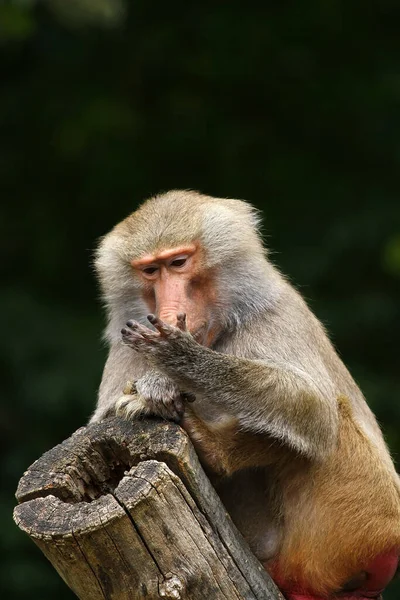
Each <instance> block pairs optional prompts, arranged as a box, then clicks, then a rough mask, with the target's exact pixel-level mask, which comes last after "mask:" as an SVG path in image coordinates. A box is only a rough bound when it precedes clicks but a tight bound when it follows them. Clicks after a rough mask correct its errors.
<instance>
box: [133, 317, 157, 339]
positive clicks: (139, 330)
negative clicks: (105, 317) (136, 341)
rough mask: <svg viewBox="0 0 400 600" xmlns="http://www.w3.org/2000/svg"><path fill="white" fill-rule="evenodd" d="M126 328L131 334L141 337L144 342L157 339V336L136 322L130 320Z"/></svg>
mask: <svg viewBox="0 0 400 600" xmlns="http://www.w3.org/2000/svg"><path fill="white" fill-rule="evenodd" d="M126 326H127V327H129V329H130V330H131V331H132V332H133V334H138V335H141V336H142V338H144V339H145V340H153V339H155V338H158V337H159V334H158V333H156V332H154V331H151V329H149V328H148V327H145V326H144V325H141V324H140V323H138V322H137V321H133V320H130V321H128V322H127V324H126Z"/></svg>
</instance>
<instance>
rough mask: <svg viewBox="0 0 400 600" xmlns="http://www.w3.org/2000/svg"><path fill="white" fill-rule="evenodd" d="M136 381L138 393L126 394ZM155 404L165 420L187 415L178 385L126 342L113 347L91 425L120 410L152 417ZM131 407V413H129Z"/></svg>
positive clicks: (158, 412)
mask: <svg viewBox="0 0 400 600" xmlns="http://www.w3.org/2000/svg"><path fill="white" fill-rule="evenodd" d="M132 380H134V381H135V385H134V388H136V391H135V392H134V393H132V394H129V393H125V395H123V389H124V387H125V386H126V384H127V382H128V381H132ZM189 400H191V398H189ZM154 403H156V404H157V409H158V410H157V412H156V414H158V415H159V416H162V417H164V418H167V419H168V418H169V419H171V418H172V419H174V420H179V418H180V416H181V414H182V413H183V400H182V397H181V392H180V391H179V388H178V386H177V384H176V383H174V382H173V381H172V380H171V379H170V378H169V377H167V376H166V375H165V374H163V373H160V372H159V371H156V370H155V369H154V368H153V369H152V367H151V365H149V363H148V362H147V361H146V360H145V358H144V357H143V356H141V355H139V354H138V353H137V352H132V350H131V349H130V348H128V347H127V346H126V345H124V344H123V343H122V341H121V342H117V343H114V344H112V346H111V349H110V353H109V355H108V359H107V362H106V364H105V367H104V371H103V377H102V380H101V384H100V389H99V397H98V403H97V407H96V410H95V412H94V413H93V415H92V417H91V419H90V420H91V422H94V421H101V420H102V419H104V418H106V417H107V416H110V415H112V414H114V415H115V413H116V412H118V411H120V412H122V413H124V412H128V413H129V414H130V416H139V415H141V414H149V413H150V414H151V413H153V412H154V411H153V410H152V408H153V404H154ZM127 405H129V411H125V407H126V406H127Z"/></svg>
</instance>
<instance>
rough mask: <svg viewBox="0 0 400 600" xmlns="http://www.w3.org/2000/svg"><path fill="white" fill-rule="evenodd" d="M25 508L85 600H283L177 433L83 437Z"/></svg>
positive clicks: (28, 526)
mask: <svg viewBox="0 0 400 600" xmlns="http://www.w3.org/2000/svg"><path fill="white" fill-rule="evenodd" d="M17 499H18V501H19V503H20V504H19V506H17V507H16V508H15V511H14V519H15V521H16V523H17V525H18V526H19V527H20V528H21V529H22V530H23V531H25V532H26V533H27V534H28V535H29V536H30V537H31V538H32V540H33V541H34V542H35V543H36V544H37V545H38V546H39V548H40V549H41V550H42V551H43V553H44V554H45V555H46V557H47V558H48V559H49V560H50V562H51V563H52V564H53V566H54V567H55V568H56V569H57V571H58V573H59V574H60V575H61V577H62V578H63V579H64V581H65V582H66V583H67V585H68V586H69V587H70V588H71V589H72V591H73V592H74V593H75V594H76V595H77V596H78V597H79V598H81V599H82V600H98V599H112V600H125V599H126V600H128V599H130V600H132V599H134V600H136V599H137V600H139V599H146V600H149V599H151V600H152V599H158V598H166V599H171V600H172V599H177V600H188V599H191V600H192V599H193V600H214V599H215V600H220V599H221V600H222V599H224V600H242V599H246V600H247V599H248V600H283V597H282V595H281V594H280V593H279V591H278V590H277V588H276V587H275V585H274V583H273V582H272V580H271V579H270V578H269V576H268V574H267V573H266V572H265V570H264V569H263V568H262V566H261V564H260V563H259V562H258V561H257V559H256V558H255V557H254V555H253V554H252V553H251V552H250V550H249V548H248V546H247V544H246V542H245V541H244V540H243V538H242V536H241V535H240V533H239V532H238V531H237V529H236V528H235V526H234V525H233V523H232V521H231V520H230V518H229V516H228V515H227V513H226V510H225V509H224V507H223V505H222V504H221V502H220V500H219V498H218V496H217V494H216V492H215V490H214V489H213V487H212V486H211V484H210V482H209V480H208V478H207V477H206V475H205V473H204V471H203V469H202V468H201V466H200V463H199V461H198V458H197V456H196V453H195V451H194V449H193V446H192V444H191V443H190V441H189V439H188V437H187V435H186V434H185V432H184V431H183V430H182V429H180V427H179V426H177V425H175V424H174V423H167V422H160V421H156V420H146V421H137V422H134V423H131V422H127V421H124V420H122V419H119V418H113V419H109V420H107V421H104V422H102V423H96V424H91V425H89V426H88V427H86V428H82V429H79V430H78V431H77V432H76V433H74V434H73V435H72V436H71V437H70V438H69V439H68V440H66V441H65V442H63V443H62V444H60V445H59V446H56V447H55V448H53V449H52V450H50V451H49V452H47V453H46V454H44V455H43V456H42V458H40V459H39V460H37V461H36V462H35V463H34V464H33V465H32V466H31V467H30V468H29V469H28V471H26V473H25V474H24V475H23V477H22V479H21V480H20V482H19V485H18V490H17Z"/></svg>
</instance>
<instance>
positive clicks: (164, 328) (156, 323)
mask: <svg viewBox="0 0 400 600" xmlns="http://www.w3.org/2000/svg"><path fill="white" fill-rule="evenodd" d="M147 319H148V320H149V321H150V323H151V324H152V325H153V327H155V328H156V329H157V331H159V332H160V334H161V335H162V336H165V337H166V336H169V335H171V333H172V332H173V331H174V328H173V327H171V325H167V323H164V321H161V319H159V318H158V317H156V316H155V315H147Z"/></svg>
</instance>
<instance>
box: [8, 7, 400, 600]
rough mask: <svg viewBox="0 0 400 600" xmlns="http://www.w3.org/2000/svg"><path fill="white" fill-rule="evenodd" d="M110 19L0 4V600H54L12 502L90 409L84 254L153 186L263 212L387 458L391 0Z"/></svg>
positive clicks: (398, 97)
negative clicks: (372, 417) (374, 418)
mask: <svg viewBox="0 0 400 600" xmlns="http://www.w3.org/2000/svg"><path fill="white" fill-rule="evenodd" d="M121 2H122V0H121ZM127 6H128V5H125V10H124V5H123V4H119V3H116V2H115V1H114V2H113V1H112V0H69V2H65V1H63V0H49V1H48V2H47V3H41V4H38V3H35V2H22V1H20V2H14V3H9V2H1V3H0V72H1V84H2V86H1V93H0V123H1V137H0V144H1V146H0V153H1V154H0V185H1V196H0V198H1V215H0V225H1V235H0V244H1V257H2V266H3V275H2V289H1V295H0V309H1V310H0V314H1V316H2V326H1V337H0V353H1V360H2V362H1V364H2V365H3V367H4V368H3V369H2V377H1V388H2V394H1V396H2V405H1V426H2V434H1V438H0V439H1V444H2V451H1V456H2V458H3V465H2V486H1V516H2V528H1V538H0V539H1V542H0V543H1V553H2V556H1V560H0V565H1V566H0V569H1V573H0V579H1V582H2V584H1V585H2V586H3V588H4V590H3V595H2V598H15V599H32V598H41V599H44V600H46V599H53V598H58V599H59V600H62V599H63V598H65V599H66V598H71V597H72V593H71V592H69V590H68V589H67V588H66V586H65V585H64V584H63V582H62V581H61V579H59V577H58V576H57V575H56V573H55V571H53V569H52V568H51V567H50V565H49V564H48V563H47V561H46V559H45V558H44V557H43V556H42V555H41V553H40V552H39V550H37V549H36V548H35V546H34V544H33V543H32V542H31V541H29V539H28V538H27V537H25V536H24V535H23V534H22V533H21V532H20V531H19V530H18V529H17V527H16V526H15V525H14V524H13V522H12V520H11V512H12V508H13V505H14V498H13V494H14V491H15V488H16V485H17V481H18V479H19V477H20V476H21V474H22V472H23V470H24V469H26V468H27V467H28V466H29V465H30V464H31V463H32V462H33V461H34V460H35V459H36V458H38V457H39V456H40V455H41V454H42V453H43V452H44V451H45V450H47V449H49V448H51V447H52V446H53V445H55V444H57V443H58V442H60V441H61V440H63V439H64V438H66V437H68V436H69V435H70V434H71V433H72V432H73V431H74V430H75V429H76V428H78V427H79V426H80V425H82V424H84V423H85V422H86V420H87V419H88V417H89V415H90V413H91V411H92V409H93V407H94V404H95V397H96V388H97V386H98V383H99V379H100V375H101V370H102V364H103V362H104V357H105V349H104V347H103V346H102V343H101V339H100V336H101V329H102V326H103V316H102V311H101V308H100V303H99V302H98V291H97V288H96V284H95V281H94V277H93V272H92V268H91V266H90V262H91V256H92V249H93V248H94V246H95V244H96V239H97V238H98V237H99V236H101V235H102V234H104V233H105V232H106V231H107V230H109V229H110V228H111V227H112V226H113V225H114V223H116V222H117V221H118V220H120V219H121V218H123V217H125V216H126V215H127V214H128V213H129V212H131V211H132V210H134V209H135V207H136V206H137V203H138V202H139V201H141V200H142V199H144V198H146V197H147V196H149V195H151V194H154V193H156V192H159V191H162V190H168V189H170V188H194V189H198V190H201V191H203V192H205V193H208V194H211V195H216V196H218V195H219V196H228V197H238V198H244V199H247V200H249V201H250V202H253V203H254V204H256V205H257V206H258V207H260V208H261V209H263V211H264V215H265V231H266V234H267V236H268V237H267V240H268V245H269V246H270V247H271V248H272V249H273V250H274V254H273V258H274V261H275V262H276V263H277V264H278V265H279V266H280V267H281V268H282V269H283V270H284V272H285V273H288V274H289V275H290V277H291V279H292V281H294V282H295V283H296V285H297V286H298V287H299V288H300V290H301V291H302V292H303V294H304V295H305V296H306V297H307V299H308V300H309V302H310V303H311V306H312V308H313V309H314V310H315V312H316V313H317V315H318V316H319V317H320V318H321V319H322V320H323V322H324V323H325V324H326V325H327V327H328V329H329V331H330V332H331V335H332V337H333V340H334V342H335V344H336V345H337V347H338V348H339V351H340V353H341V355H342V357H343V359H344V361H345V362H346V364H348V365H349V367H350V369H351V371H352V373H353V374H354V376H355V378H356V379H357V381H358V382H359V383H360V385H361V387H362V388H363V390H364V391H365V393H366V395H367V398H368V400H369V402H370V404H371V406H372V407H373V409H374V411H375V412H376V414H377V415H378V418H379V420H380V422H381V423H382V425H383V428H384V430H385V433H386V436H387V440H388V443H389V445H390V447H391V449H392V451H393V453H394V455H395V457H396V453H398V451H399V449H400V433H399V422H400V406H399V397H400V380H399V367H400V359H399V350H398V346H399V341H400V319H399V316H400V315H399V306H400V200H399V165H400V35H399V31H400V5H399V4H398V2H397V1H394V0H393V1H390V0H380V2H379V3H373V7H371V6H370V5H369V4H368V3H365V2H361V1H359V2H349V1H343V2H339V1H338V0H324V1H322V0H319V1H312V0H303V1H302V2H287V1H284V0H281V1H280V2H271V3H268V2H264V3H263V4H262V5H261V4H252V3H248V2H247V3H245V2H236V1H233V0H230V1H229V2H218V1H217V2H216V1H215V0H213V1H212V2H208V1H204V0H203V2H196V3H190V2H183V1H177V2H172V3H171V2H165V1H160V0H155V1H153V2H145V1H144V0H137V1H132V2H130V3H129V9H128V8H127ZM118 8H120V10H118ZM396 585H397V587H396ZM396 590H397V593H396ZM399 593H400V587H399V585H398V584H392V586H391V588H390V591H388V592H387V593H386V595H385V600H396V599H398V596H399Z"/></svg>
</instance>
